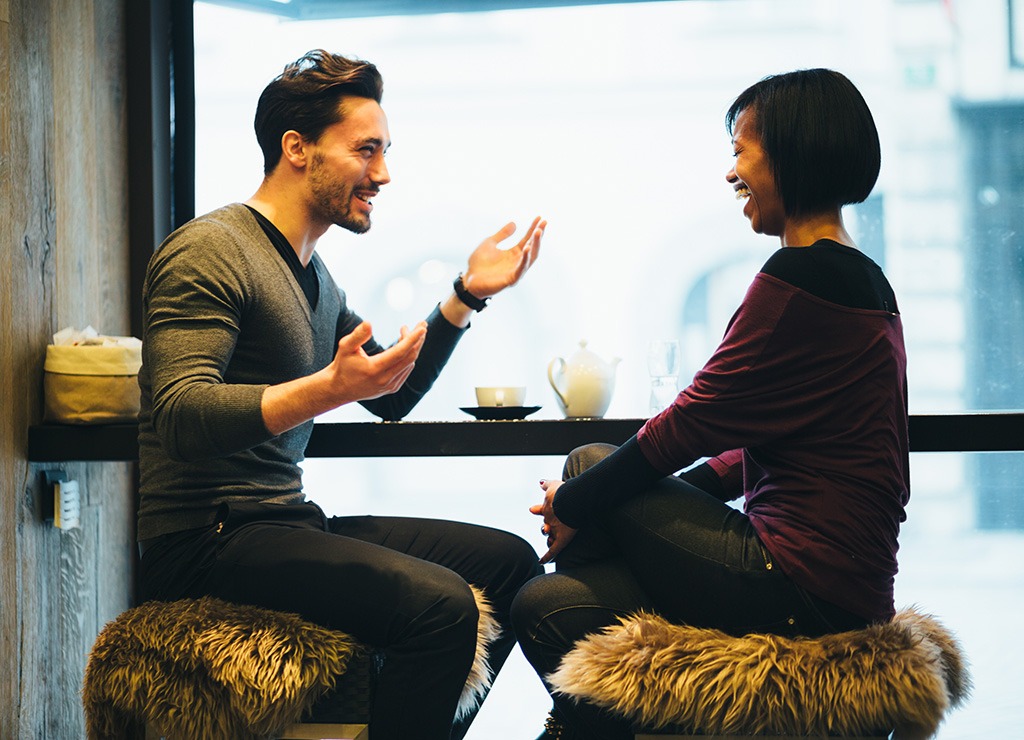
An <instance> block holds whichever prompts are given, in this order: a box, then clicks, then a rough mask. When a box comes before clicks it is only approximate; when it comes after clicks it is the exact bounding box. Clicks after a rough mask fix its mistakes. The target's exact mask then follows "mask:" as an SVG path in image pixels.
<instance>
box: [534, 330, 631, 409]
mask: <svg viewBox="0 0 1024 740" xmlns="http://www.w3.org/2000/svg"><path fill="white" fill-rule="evenodd" d="M619 362H620V358H618V357H615V358H613V359H612V360H611V361H608V362H606V361H605V360H602V359H601V358H600V357H598V356H597V355H595V354H594V353H593V352H591V351H590V350H589V349H587V342H586V340H582V341H580V348H579V349H578V350H576V352H575V353H574V354H573V356H572V357H570V358H569V361H568V362H566V361H565V360H563V359H562V358H561V357H556V358H555V359H553V360H552V361H551V362H550V364H549V365H548V382H549V383H551V387H552V388H553V389H554V391H555V398H556V399H557V400H558V407H559V408H560V409H562V413H563V414H565V416H566V418H568V419H575V418H581V417H587V416H591V417H601V416H604V412H605V411H607V410H608V404H609V403H610V402H611V400H612V390H614V388H615V368H616V366H617V365H618V364H619Z"/></svg>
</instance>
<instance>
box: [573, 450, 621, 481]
mask: <svg viewBox="0 0 1024 740" xmlns="http://www.w3.org/2000/svg"><path fill="white" fill-rule="evenodd" d="M617 449H618V447H616V446H615V445H612V444H607V443H605V442H591V443H590V444H585V445H582V446H580V447H577V448H576V449H575V450H573V451H572V452H570V453H569V455H568V457H566V458H565V465H564V466H563V468H562V480H569V478H574V477H576V476H577V475H579V474H580V473H582V472H583V471H584V470H586V469H587V468H591V467H593V466H594V465H597V464H598V463H599V462H601V461H602V460H604V459H605V458H606V457H608V456H609V455H610V454H612V453H613V452H615V450H617Z"/></svg>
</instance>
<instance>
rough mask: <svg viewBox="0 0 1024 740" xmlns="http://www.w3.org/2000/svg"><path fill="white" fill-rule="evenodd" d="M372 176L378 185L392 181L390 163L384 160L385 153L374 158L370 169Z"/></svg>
mask: <svg viewBox="0 0 1024 740" xmlns="http://www.w3.org/2000/svg"><path fill="white" fill-rule="evenodd" d="M370 177H371V178H372V179H373V181H374V182H375V183H377V184H378V185H386V184H387V183H389V182H391V175H390V173H388V165H387V162H385V161H384V157H383V155H381V156H378V157H376V159H375V160H374V163H373V167H372V168H371V169H370Z"/></svg>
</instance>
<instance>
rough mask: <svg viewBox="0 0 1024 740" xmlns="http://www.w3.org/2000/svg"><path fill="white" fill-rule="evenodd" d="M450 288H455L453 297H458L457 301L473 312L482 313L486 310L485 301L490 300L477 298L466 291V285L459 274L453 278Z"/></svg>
mask: <svg viewBox="0 0 1024 740" xmlns="http://www.w3.org/2000/svg"><path fill="white" fill-rule="evenodd" d="M452 287H453V288H455V295H457V296H458V297H459V300H460V301H462V302H463V303H465V304H466V305H467V306H469V307H470V308H472V309H473V310H474V311H483V310H484V309H485V308H487V301H489V300H491V299H490V298H477V297H476V296H475V295H473V294H472V293H470V292H469V291H468V290H466V284H465V283H464V282H462V273H461V272H460V273H459V276H458V277H457V278H455V282H454V283H453V284H452Z"/></svg>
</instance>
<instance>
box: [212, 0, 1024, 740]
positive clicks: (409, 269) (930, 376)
mask: <svg viewBox="0 0 1024 740" xmlns="http://www.w3.org/2000/svg"><path fill="white" fill-rule="evenodd" d="M307 3H308V0H307ZM227 5H231V6H236V7H225V6H227ZM244 5H246V3H245V2H242V1H241V0H233V1H232V2H231V3H228V2H226V0H225V3H224V5H220V4H213V3H202V2H199V3H197V4H196V7H195V24H196V69H197V80H196V82H197V91H196V92H197V111H196V112H197V115H196V118H197V141H196V151H197V170H196V197H197V207H196V212H197V213H202V212H205V211H207V210H210V209H212V208H215V207H217V206H219V205H221V204H223V203H224V202H226V201H228V200H244V199H245V198H247V197H248V196H249V195H250V194H251V193H252V192H254V191H255V189H256V187H257V186H258V184H259V181H260V177H261V165H262V158H261V156H260V153H259V149H258V147H257V145H256V142H255V137H254V135H253V134H252V127H251V121H252V115H253V111H254V109H255V103H256V99H257V97H258V96H259V93H260V91H261V90H262V88H263V86H264V85H265V84H266V83H267V81H269V80H270V79H271V78H272V77H273V76H274V75H276V74H277V73H278V72H279V71H280V69H281V68H282V66H283V65H284V64H285V63H286V62H288V61H291V60H293V59H295V58H297V57H298V56H300V55H301V54H302V53H304V52H305V51H307V50H308V49H310V48H315V47H324V48H328V49H330V50H332V51H338V52H342V53H348V54H351V55H354V56H359V57H363V58H366V59H369V60H371V61H373V62H374V63H376V64H377V65H378V66H379V67H380V69H381V71H382V73H383V75H384V80H385V94H384V102H383V105H384V108H385V111H386V112H387V114H388V117H389V122H390V127H391V134H392V138H393V141H394V144H393V146H392V148H391V151H390V153H389V159H388V166H389V169H390V171H391V175H392V178H393V181H392V183H390V184H389V185H387V186H386V187H385V188H384V189H383V190H382V193H381V195H380V196H379V197H378V198H377V200H376V202H375V212H374V218H375V223H374V227H373V229H372V230H371V231H370V232H369V233H367V234H364V235H361V236H358V237H357V236H354V235H352V234H349V233H347V232H343V231H340V230H333V231H331V232H329V233H328V234H327V235H325V237H324V238H323V239H322V240H321V242H320V245H319V248H318V251H319V253H320V254H321V256H322V257H323V258H324V259H325V261H326V262H327V263H328V266H329V267H330V269H331V270H332V272H333V274H334V275H335V277H336V279H337V280H338V282H339V284H341V285H342V287H343V288H344V289H345V290H346V292H347V293H348V296H349V300H350V303H351V304H352V305H353V306H354V307H355V308H356V310H358V311H359V312H360V313H361V314H362V315H363V316H365V317H367V318H369V319H371V320H372V321H373V324H374V328H375V331H376V333H377V334H378V336H379V337H380V338H381V339H382V341H383V340H385V339H386V338H387V337H389V336H394V335H396V334H397V331H398V328H399V326H400V325H401V324H403V323H409V322H411V321H415V320H418V319H419V318H421V317H422V316H424V315H425V314H426V313H427V312H428V311H429V310H430V309H431V308H432V307H433V305H434V304H435V303H436V301H437V300H439V299H440V298H442V297H443V296H444V295H446V293H447V291H448V290H449V289H450V282H451V280H452V279H453V278H454V276H455V275H456V273H457V272H458V271H459V269H460V268H461V266H462V264H463V260H464V259H465V256H466V255H467V254H468V253H469V251H470V250H471V249H472V248H473V247H474V246H475V245H476V244H477V243H478V242H479V241H480V239H481V238H483V237H484V236H485V235H487V234H489V233H491V232H493V231H495V230H497V229H498V228H499V227H500V226H501V225H502V224H504V223H505V222H506V221H508V220H510V219H512V220H515V221H516V222H517V224H518V225H519V226H520V229H522V228H524V227H525V226H527V225H528V224H529V221H530V218H531V217H532V216H533V215H534V214H538V213H539V214H543V215H544V216H545V217H547V218H548V219H549V221H550V228H549V231H548V234H547V236H546V238H545V243H544V250H543V255H542V257H541V260H540V261H539V262H538V263H537V265H536V267H535V269H534V271H533V272H531V274H530V275H529V276H528V277H527V278H526V280H525V281H524V282H523V283H522V284H521V285H520V286H518V287H517V288H516V289H515V290H514V291H511V292H510V293H508V294H506V295H502V296H500V297H499V298H497V299H496V300H495V301H494V302H493V304H492V308H490V309H488V311H486V312H484V313H482V314H480V315H478V316H477V317H476V318H475V319H474V328H473V330H472V331H471V332H470V333H469V334H468V335H467V337H466V338H465V339H464V341H463V343H462V346H460V348H459V350H458V351H457V352H456V355H455V357H454V358H453V360H452V362H451V363H450V365H449V367H448V368H447V369H446V372H445V373H444V374H442V376H441V379H440V380H439V381H438V384H437V386H436V387H435V388H434V390H433V391H432V392H431V393H430V394H429V395H428V396H427V398H426V399H424V401H423V403H422V404H421V405H420V406H419V407H417V409H416V410H415V411H414V412H413V414H412V415H411V416H410V417H409V418H411V419H461V418H468V417H465V416H464V414H462V412H460V411H459V407H460V406H466V405H472V404H473V398H472V389H473V386H474V385H486V384H524V385H527V386H528V388H529V391H528V398H527V403H529V404H531V405H540V406H542V407H543V408H542V410H541V411H540V412H539V413H538V414H537V416H536V417H534V418H544V417H547V418H555V417H557V415H558V412H557V408H556V405H555V403H554V397H553V394H552V392H551V390H550V389H549V387H548V381H547V377H546V368H547V365H548V362H549V361H550V360H551V359H553V358H555V357H558V356H562V357H567V356H568V355H569V354H570V353H571V352H573V351H574V349H575V347H576V345H577V342H578V341H579V340H580V339H586V340H588V342H589V347H590V349H592V350H594V351H596V352H597V353H598V354H601V355H603V356H605V357H607V358H611V357H613V356H618V357H621V358H622V362H621V364H620V365H619V367H618V371H617V386H616V389H615V394H614V397H613V401H612V405H611V408H610V409H609V411H608V416H623V417H635V416H644V415H646V413H647V399H648V378H647V370H646V366H645V361H644V358H645V353H646V349H645V348H646V346H647V343H648V342H650V341H651V340H655V339H663V338H676V339H680V340H681V341H682V344H683V348H684V358H683V371H682V373H681V378H682V382H683V383H685V382H686V379H688V378H689V376H690V375H691V374H692V373H693V372H694V371H695V370H696V369H698V368H699V367H700V365H701V364H702V363H703V361H704V360H705V359H706V357H707V355H708V354H709V353H710V351H711V350H712V349H713V348H714V346H715V345H716V343H717V340H718V339H719V338H720V336H721V333H722V331H723V330H724V327H725V325H726V323H727V321H728V318H729V316H730V314H731V312H732V310H733V309H734V307H735V305H736V304H737V302H738V301H739V299H740V297H741V296H742V291H743V290H744V289H745V288H746V285H747V284H748V282H749V280H750V278H751V276H752V275H753V274H754V272H756V270H757V269H758V267H760V265H761V264H762V263H763V262H764V260H765V259H767V257H768V256H769V255H770V254H771V252H772V251H773V250H774V249H775V247H776V246H777V245H776V243H775V242H773V241H772V240H769V239H767V238H764V237H759V236H757V235H754V234H752V233H751V232H750V229H749V227H748V225H747V223H746V220H745V219H744V218H743V217H742V216H741V215H740V213H739V206H738V204H737V203H736V201H735V200H734V199H733V193H732V190H731V188H730V187H729V186H728V185H727V184H726V182H725V179H724V175H725V172H726V171H727V170H728V169H729V167H730V164H731V159H730V155H731V147H730V144H729V141H728V136H727V134H726V132H725V128H724V125H723V116H724V113H725V110H726V109H727V108H728V105H729V103H730V102H731V101H732V99H733V98H734V97H735V95H736V94H738V93H739V92H740V91H741V90H742V89H744V88H745V87H746V86H747V85H749V84H751V83H752V82H754V81H756V80H757V79H759V78H760V77H762V76H764V75H766V74H770V73H774V72H781V71H788V70H791V69H796V68H801V67H809V66H826V67H833V68H836V69H839V70H841V71H843V72H844V73H845V74H847V75H848V76H849V77H851V79H853V81H854V82H855V83H856V84H857V85H858V87H859V88H860V89H861V91H862V92H863V93H864V95H865V97H866V98H867V100H868V103H869V105H870V106H871V107H872V110H873V111H874V114H875V117H876V121H877V123H878V126H879V130H880V134H881V137H882V151H883V169H882V174H881V178H880V180H879V184H878V186H877V188H876V190H875V193H874V195H873V197H872V198H871V199H870V200H869V201H868V202H866V203H865V204H862V205H861V206H857V207H855V208H850V209H849V210H848V211H847V225H848V226H849V227H850V229H851V231H852V232H853V234H854V237H855V239H857V240H858V243H859V245H860V246H861V247H862V248H863V249H864V251H865V252H867V253H868V254H869V255H870V256H872V258H874V259H875V260H876V261H878V262H879V263H880V264H881V265H882V266H883V268H884V269H885V270H886V273H887V275H888V276H889V278H890V280H891V282H892V283H893V285H894V287H895V289H896V292H897V295H898V297H899V300H900V304H901V310H902V313H903V315H904V322H905V326H906V331H907V344H908V352H909V355H910V359H909V361H910V388H911V391H910V392H911V400H910V403H911V411H912V412H916V413H930V412H946V411H957V410H964V409H998V408H1020V407H1021V406H1024V306H1022V301H1024V212H1022V206H1021V203H1022V202H1024V198H1022V197H1021V195H1022V194H1021V193H1019V192H1018V191H1019V190H1020V188H1021V186H1020V182H1021V181H1022V179H1024V178H1022V177H1021V175H1022V173H1024V135H1022V134H1021V131H1022V130H1024V127H1022V126H1021V123H1022V122H1024V70H1018V69H1016V68H1014V67H1013V65H1012V64H1011V62H1010V58H1011V57H1010V53H1009V50H1008V48H1007V44H1008V41H1007V40H1008V39H1009V38H1010V34H1009V30H1008V29H1009V27H1008V23H1009V20H1010V17H1009V12H1008V5H1007V3H1006V2H1003V0H981V1H980V2H976V3H972V4H971V14H970V15H968V13H967V11H966V10H964V9H962V6H963V5H964V4H963V3H952V2H948V1H947V2H943V1H942V0H922V1H920V2H900V1H898V0H870V1H869V2H862V3H845V2H840V1H838V0H835V1H828V2H821V1H820V0H818V1H816V0H774V1H773V2H767V1H765V0H717V1H712V0H703V1H702V0H690V1H686V2H651V3H632V4H598V5H592V6H580V7H548V8H536V9H523V10H505V11H492V12H479V13H433V14H429V13H428V14H420V15H415V16H406V15H389V16H382V17H348V18H340V19H325V18H322V17H318V18H316V19H315V20H293V19H290V18H288V17H282V16H278V15H274V14H271V13H268V12H262V11H261V12H257V10H261V8H262V9H263V10H265V9H266V8H267V7H271V6H280V5H283V4H281V3H267V2H262V3H258V4H257V3H255V2H253V3H252V4H251V6H252V7H253V8H254V10H244V9H239V8H238V7H237V6H244ZM257 5H258V6H260V7H257ZM327 5H328V3H326V2H322V1H321V2H318V3H308V4H307V5H306V7H310V8H313V7H315V8H319V9H320V10H321V11H322V10H323V8H324V7H326V6H327ZM464 5H466V4H464ZM296 7H299V6H298V5H296ZM361 7H365V4H361ZM282 12H284V11H282ZM296 12H297V11H296ZM321 15H323V13H321ZM297 17H301V16H297ZM307 17H311V16H307ZM253 50H258V53H255V54H254V53H253ZM329 418H330V419H331V420H352V419H359V420H367V419H370V418H371V417H370V416H369V415H368V414H366V413H365V412H363V411H362V410H361V409H359V408H352V409H343V410H340V411H339V412H336V413H334V414H331V415H329ZM559 465H560V462H559V461H557V460H553V459H550V458H543V459H522V458H497V459H488V460H443V459H442V460H389V461H363V460H344V461H326V460H315V461H312V460H311V461H309V463H308V464H307V468H306V472H307V488H308V490H309V492H310V494H311V496H312V497H313V498H315V499H316V500H317V501H319V502H320V503H321V504H322V505H324V506H325V508H327V509H328V511H329V512H330V513H346V512H351V513H362V512H366V511H370V510H372V511H375V512H379V513H401V514H411V515H417V514H420V515H429V516H447V517H454V518H462V519H467V520H473V521H480V522H484V523H489V524H493V525H495V526H501V527H503V528H505V529H510V530H512V531H517V532H519V533H520V534H522V535H523V536H524V537H527V539H529V540H530V541H531V542H533V543H534V544H535V545H537V546H538V547H539V546H540V543H539V538H538V537H537V536H536V521H535V520H534V519H533V518H532V517H530V516H529V515H528V514H527V513H526V507H527V506H528V505H529V504H531V503H533V502H534V498H535V494H536V480H537V478H538V477H539V476H551V475H556V474H557V473H558V469H559V467H558V466H559ZM913 473H914V479H913V481H914V490H913V497H912V501H911V505H910V509H909V516H910V520H909V522H908V525H907V528H906V531H905V536H904V538H903V556H904V567H903V573H902V574H901V576H900V577H899V580H898V582H897V604H898V605H900V604H907V603H911V602H912V601H919V602H920V603H921V604H922V605H923V606H924V607H925V608H927V609H930V610H932V611H934V612H935V613H936V614H938V615H939V616H940V617H941V618H943V619H944V620H945V621H947V623H948V624H949V625H950V626H952V627H953V628H954V629H958V630H960V631H962V633H963V638H964V641H965V647H966V649H967V652H968V654H969V656H970V657H971V659H972V661H973V663H974V671H975V677H976V680H977V683H978V687H979V688H978V691H977V692H976V696H975V699H974V700H973V702H972V703H971V704H970V705H969V706H968V708H967V709H966V710H963V711H961V712H959V713H957V714H954V715H953V716H952V717H951V719H950V721H949V723H948V724H947V725H946V726H945V727H944V728H943V730H942V731H941V733H940V737H941V738H943V739H944V740H952V739H953V738H968V737H977V736H978V734H979V730H978V728H979V727H981V726H984V727H985V728H986V730H987V732H986V733H981V734H988V735H991V736H998V735H1008V734H1012V732H1011V731H1010V729H1009V728H1011V727H1015V726H1018V725H1019V724H1020V722H1021V720H1022V719H1024V708H1022V706H1021V704H1020V702H1019V701H1018V700H1017V697H1016V696H1015V695H1013V694H1012V693H1011V691H1012V689H1011V687H1013V686H1015V685H1018V684H1019V683H1020V681H1021V678H1022V677H1024V673H1022V671H1021V668H1020V667H1019V666H1021V665H1024V652H1022V651H1021V650H1019V649H1017V648H1015V647H1014V646H1013V644H1012V641H1011V642H1010V643H1008V642H1007V641H1006V640H1005V639H1004V638H1002V636H1003V635H1004V634H1005V633H1006V632H1007V631H1008V629H1009V624H1007V625H1006V627H1007V629H1006V630H1004V631H1000V630H992V629H990V628H988V627H987V626H986V625H988V624H989V620H990V619H994V618H996V617H997V616H998V615H1013V614H1015V613H1017V611H1019V610H1018V609H1017V608H1016V606H1017V604H1016V601H1017V600H1019V599H1017V598H1016V597H1017V595H1018V593H1019V591H1020V589H1019V581H1020V576H1021V574H1020V572H1019V568H1017V566H1015V565H1014V563H1019V562H1022V561H1024V557H1022V556H1024V533H1022V531H1021V530H1022V529H1024V498H1022V496H1021V481H1024V455H1022V454H1016V453H1013V454H1005V455H990V454H976V455H957V454H950V455H946V454H942V455H936V454H932V453H921V454H916V455H915V456H914V459H913ZM337 480H344V481H345V486H344V491H338V490H337V488H336V486H335V481H337ZM945 566H949V567H945ZM1008 586H1009V588H1007V587H1008ZM997 641H998V642H997ZM1014 677H1016V678H1014ZM516 692H522V693H521V694H520V695H517V694H516ZM544 701H545V700H544V695H543V691H542V690H541V689H540V686H539V684H538V683H537V681H536V679H535V678H534V677H533V675H532V673H530V672H529V669H528V668H524V667H523V666H522V665H520V664H517V663H514V662H513V661H510V664H509V666H508V668H507V669H506V672H505V673H503V674H502V677H501V678H500V679H499V682H498V686H497V689H496V691H495V693H494V695H493V696H492V697H491V699H489V700H488V703H487V705H485V709H484V711H483V713H482V714H481V716H480V718H479V720H478V722H477V724H475V725H474V728H473V730H472V731H471V733H470V738H473V737H478V738H485V737H489V736H492V737H493V736H499V735H496V734H494V733H495V732H497V733H499V734H500V735H501V736H513V735H514V736H522V737H528V736H530V733H531V732H533V733H536V732H539V729H538V728H539V725H540V722H541V719H542V717H543V714H544V711H545V707H544ZM526 705H530V706H535V707H536V710H535V711H525V709H524V706H526ZM491 723H493V724H491ZM488 727H491V728H496V727H502V728H503V730H502V731H499V730H491V731H490V733H489V732H488V730H487V728H488Z"/></svg>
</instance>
